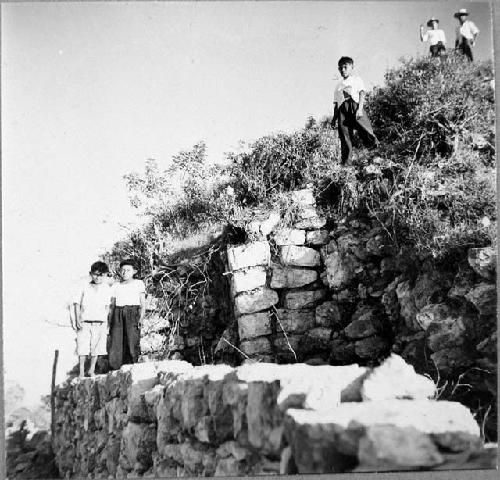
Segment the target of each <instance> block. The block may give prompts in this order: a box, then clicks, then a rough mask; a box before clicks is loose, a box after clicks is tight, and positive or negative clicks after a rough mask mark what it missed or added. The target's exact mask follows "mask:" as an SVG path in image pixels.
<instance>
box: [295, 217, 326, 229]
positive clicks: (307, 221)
mask: <svg viewBox="0 0 500 480" xmlns="http://www.w3.org/2000/svg"><path fill="white" fill-rule="evenodd" d="M325 225H326V218H325V217H318V216H313V217H309V218H304V219H303V220H300V221H298V222H297V223H295V224H294V227H295V228H303V229H304V230H318V229H320V228H323V227H324V226H325Z"/></svg>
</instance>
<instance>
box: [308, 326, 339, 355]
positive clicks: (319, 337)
mask: <svg viewBox="0 0 500 480" xmlns="http://www.w3.org/2000/svg"><path fill="white" fill-rule="evenodd" d="M331 334H332V329H331V328H326V327H316V328H313V329H312V330H309V331H308V332H307V333H306V334H305V335H304V337H303V338H302V341H301V345H300V351H301V352H302V353H307V354H309V355H310V354H314V353H317V352H321V351H324V350H329V349H330V347H331V345H330V337H331Z"/></svg>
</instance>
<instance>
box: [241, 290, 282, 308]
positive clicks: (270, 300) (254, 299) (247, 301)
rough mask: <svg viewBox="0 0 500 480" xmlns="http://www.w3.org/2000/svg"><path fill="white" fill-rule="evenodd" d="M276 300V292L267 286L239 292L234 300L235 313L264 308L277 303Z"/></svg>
mask: <svg viewBox="0 0 500 480" xmlns="http://www.w3.org/2000/svg"><path fill="white" fill-rule="evenodd" d="M278 300H279V298H278V294H277V293H276V292H275V291H274V290H271V289H269V288H267V287H263V288H259V289H258V290H254V291H252V292H247V293H241V294H239V295H238V296H237V297H236V298H235V300H234V303H235V310H236V314H237V315H243V314H245V313H254V312H259V311H261V310H266V309H267V308H270V307H271V306H273V305H275V304H276V303H278Z"/></svg>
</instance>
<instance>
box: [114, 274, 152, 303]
mask: <svg viewBox="0 0 500 480" xmlns="http://www.w3.org/2000/svg"><path fill="white" fill-rule="evenodd" d="M143 293H146V286H145V285H144V282H143V281H142V280H138V279H133V280H132V281H131V282H127V283H123V282H117V283H115V284H114V285H113V287H112V296H113V297H115V299H116V303H115V304H116V306H117V307H123V306H125V305H140V304H141V294H143Z"/></svg>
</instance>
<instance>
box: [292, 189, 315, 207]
mask: <svg viewBox="0 0 500 480" xmlns="http://www.w3.org/2000/svg"><path fill="white" fill-rule="evenodd" d="M290 196H291V198H292V201H293V202H294V203H296V204H298V205H303V206H307V205H314V204H315V203H316V200H315V199H314V193H313V191H312V189H311V188H303V189H301V190H295V191H293V192H291V193H290Z"/></svg>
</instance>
